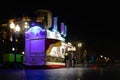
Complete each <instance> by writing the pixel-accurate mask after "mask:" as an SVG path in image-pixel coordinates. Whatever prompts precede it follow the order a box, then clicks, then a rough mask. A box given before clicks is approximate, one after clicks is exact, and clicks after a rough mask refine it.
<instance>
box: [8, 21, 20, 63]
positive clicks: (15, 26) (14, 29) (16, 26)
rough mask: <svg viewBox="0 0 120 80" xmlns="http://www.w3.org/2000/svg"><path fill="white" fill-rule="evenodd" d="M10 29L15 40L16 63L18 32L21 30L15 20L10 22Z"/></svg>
mask: <svg viewBox="0 0 120 80" xmlns="http://www.w3.org/2000/svg"><path fill="white" fill-rule="evenodd" d="M10 29H12V31H13V42H14V62H15V63H16V32H19V31H20V27H19V25H15V24H14V23H13V22H11V23H10Z"/></svg>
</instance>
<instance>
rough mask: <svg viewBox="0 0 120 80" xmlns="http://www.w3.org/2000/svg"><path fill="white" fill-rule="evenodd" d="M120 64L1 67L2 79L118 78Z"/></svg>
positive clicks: (70, 79) (68, 79) (66, 79)
mask: <svg viewBox="0 0 120 80" xmlns="http://www.w3.org/2000/svg"><path fill="white" fill-rule="evenodd" d="M119 67H120V65H119V64H114V65H112V64H110V65H109V66H107V67H105V68H95V67H93V68H79V67H76V68H58V69H0V80H118V79H119V77H120V69H119Z"/></svg>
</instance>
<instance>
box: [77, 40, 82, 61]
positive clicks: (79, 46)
mask: <svg viewBox="0 0 120 80" xmlns="http://www.w3.org/2000/svg"><path fill="white" fill-rule="evenodd" d="M81 47H82V43H80V42H79V43H78V48H79V55H80V56H79V60H80V63H81V53H80V48H81Z"/></svg>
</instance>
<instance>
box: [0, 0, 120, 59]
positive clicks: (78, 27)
mask: <svg viewBox="0 0 120 80" xmlns="http://www.w3.org/2000/svg"><path fill="white" fill-rule="evenodd" d="M0 4H1V5H0V10H1V11H0V23H2V22H5V21H6V22H7V19H9V18H13V17H14V16H18V17H21V16H23V15H28V16H33V17H34V16H35V14H34V11H35V10H37V9H48V10H50V11H51V12H52V13H53V16H58V17H59V18H58V20H60V21H61V22H64V23H65V24H66V25H67V29H68V32H67V33H68V34H67V38H66V39H67V40H73V41H81V42H83V43H85V44H87V45H88V47H89V48H90V49H91V50H94V51H96V53H101V54H107V55H109V54H110V55H113V56H115V57H118V58H119V57H120V51H119V50H120V49H119V48H120V47H119V45H120V39H119V26H120V24H119V8H118V2H116V1H115V0H114V1H102V0H100V1H91V0H88V1H86V0H82V1H79V0H67V1H65V0H29V1H21V0H17V1H14V3H12V2H10V3H9V2H8V3H6V2H4V3H0ZM2 4H7V5H6V6H5V5H4V6H2ZM8 13H9V14H8Z"/></svg>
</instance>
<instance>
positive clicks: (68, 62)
mask: <svg viewBox="0 0 120 80" xmlns="http://www.w3.org/2000/svg"><path fill="white" fill-rule="evenodd" d="M64 59H65V66H66V67H70V57H69V56H68V54H67V53H66V55H65V58H64Z"/></svg>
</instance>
